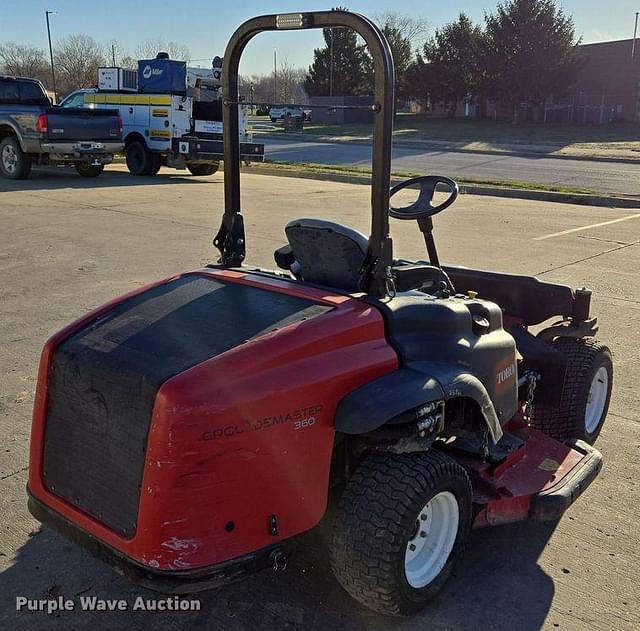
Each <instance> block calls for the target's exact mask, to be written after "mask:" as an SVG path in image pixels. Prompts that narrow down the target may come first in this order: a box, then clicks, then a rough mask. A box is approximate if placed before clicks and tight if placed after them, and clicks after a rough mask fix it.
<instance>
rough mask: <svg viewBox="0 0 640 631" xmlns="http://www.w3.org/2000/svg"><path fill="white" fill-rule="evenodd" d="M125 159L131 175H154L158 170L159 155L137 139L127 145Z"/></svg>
mask: <svg viewBox="0 0 640 631" xmlns="http://www.w3.org/2000/svg"><path fill="white" fill-rule="evenodd" d="M126 160H127V168H128V169H129V173H131V175H155V174H156V173H157V172H158V171H159V170H160V156H159V155H158V154H157V153H153V151H149V149H147V147H145V145H144V143H142V142H140V141H139V140H134V141H132V142H130V143H129V144H128V145H127V148H126Z"/></svg>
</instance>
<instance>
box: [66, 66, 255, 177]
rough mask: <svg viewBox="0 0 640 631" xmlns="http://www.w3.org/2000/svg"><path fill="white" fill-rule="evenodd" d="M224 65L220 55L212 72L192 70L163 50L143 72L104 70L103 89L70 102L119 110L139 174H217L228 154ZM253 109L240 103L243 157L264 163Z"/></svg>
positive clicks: (134, 170)
mask: <svg viewBox="0 0 640 631" xmlns="http://www.w3.org/2000/svg"><path fill="white" fill-rule="evenodd" d="M220 66H221V60H220V59H219V58H215V59H214V61H213V67H212V69H211V70H203V69H193V70H187V68H186V64H185V63H184V62H176V61H174V60H170V59H168V56H162V54H160V55H159V56H158V57H157V58H156V59H153V60H141V61H140V62H138V72H137V73H136V71H135V70H127V69H124V68H100V69H99V71H98V88H97V89H94V90H82V91H79V92H81V94H82V96H81V97H80V96H79V93H72V94H70V95H69V96H68V97H67V98H66V99H65V102H67V101H68V102H69V103H70V104H71V105H73V104H74V101H73V99H74V98H75V99H76V100H78V99H80V98H81V99H82V101H83V103H84V105H85V107H91V108H95V109H100V108H105V109H116V108H117V109H118V110H119V112H120V116H121V118H122V122H123V133H122V137H123V140H124V143H125V155H126V161H127V168H128V169H129V171H130V172H131V173H132V174H133V175H155V174H156V173H157V172H158V170H159V169H160V167H161V166H168V167H173V168H175V169H188V170H189V171H190V172H191V173H193V174H194V175H211V174H212V173H215V172H216V171H217V170H218V167H219V164H220V160H221V159H222V157H223V142H222V94H221V81H220V73H221V67H220ZM136 75H137V76H136ZM136 79H137V81H136ZM65 102H63V103H62V105H64V104H65ZM248 112H249V110H248V108H246V107H242V106H241V107H240V112H239V114H240V120H239V125H240V134H241V144H240V151H241V157H242V159H243V160H245V161H261V160H263V157H264V145H262V144H257V143H254V142H253V137H252V134H250V133H249V132H248V131H247V123H248Z"/></svg>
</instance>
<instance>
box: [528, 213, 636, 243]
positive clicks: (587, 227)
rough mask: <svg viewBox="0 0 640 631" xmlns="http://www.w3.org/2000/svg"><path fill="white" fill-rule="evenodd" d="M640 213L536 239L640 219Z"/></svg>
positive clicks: (550, 237)
mask: <svg viewBox="0 0 640 631" xmlns="http://www.w3.org/2000/svg"><path fill="white" fill-rule="evenodd" d="M639 217H640V213H637V214H635V215H627V216H626V217H620V219H612V220H611V221H603V222H601V223H592V224H591V225H589V226H580V227H579V228H571V229H570V230H563V231H562V232H554V233H552V234H545V235H544V236H542V237H536V238H535V239H534V241H544V240H545V239H552V238H553V237H560V236H562V235H563V234H571V233H572V232H582V231H583V230H591V228H599V227H600V226H608V225H610V224H612V223H620V222H621V221H629V219H638V218H639Z"/></svg>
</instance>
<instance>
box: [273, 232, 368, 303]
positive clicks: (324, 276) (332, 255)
mask: <svg viewBox="0 0 640 631" xmlns="http://www.w3.org/2000/svg"><path fill="white" fill-rule="evenodd" d="M285 233H286V235H287V239H288V240H289V245H290V246H291V250H292V253H293V259H294V260H295V262H296V263H297V264H298V265H299V266H300V267H299V270H296V271H297V273H298V274H297V275H298V276H299V277H300V278H301V279H302V280H303V281H306V282H308V283H313V284H315V285H325V286H327V287H333V288H335V289H342V290H346V291H349V292H356V291H359V286H358V284H359V280H360V270H361V269H362V265H363V263H364V260H365V257H366V255H367V250H368V248H369V240H368V239H367V237H365V236H364V235H363V234H362V233H361V232H358V231H357V230H353V229H352V228H347V227H346V226H342V225H340V224H338V223H333V222H331V221H324V220H322V219H296V220H294V221H290V222H289V223H288V224H287V225H286V227H285Z"/></svg>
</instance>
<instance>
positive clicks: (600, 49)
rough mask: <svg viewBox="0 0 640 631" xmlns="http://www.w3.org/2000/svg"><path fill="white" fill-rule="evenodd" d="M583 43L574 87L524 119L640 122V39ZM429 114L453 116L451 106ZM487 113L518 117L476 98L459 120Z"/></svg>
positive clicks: (437, 106) (525, 112)
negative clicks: (479, 102)
mask: <svg viewBox="0 0 640 631" xmlns="http://www.w3.org/2000/svg"><path fill="white" fill-rule="evenodd" d="M632 50H633V39H624V40H617V41H612V42H599V43H597V44H581V45H579V46H578V50H577V55H578V59H579V60H580V63H581V67H580V71H579V73H578V76H577V78H576V80H575V82H574V83H573V85H572V86H571V87H570V88H569V90H567V91H566V92H565V93H564V94H563V95H562V96H560V97H553V96H552V97H550V98H549V99H547V102H546V103H529V104H525V103H523V104H522V107H521V110H520V112H519V120H521V121H528V122H539V123H552V122H558V123H579V124H581V123H590V124H605V123H612V122H615V121H640V39H637V40H636V46H635V50H634V51H633V52H634V54H633V56H632ZM426 109H427V112H429V113H430V114H431V115H433V116H446V115H448V114H450V111H449V104H448V103H442V102H434V103H430V102H429V99H427V108H426ZM482 114H484V115H485V116H487V117H490V118H508V117H510V116H512V115H513V112H511V111H510V110H509V109H507V108H506V107H504V106H501V105H500V104H499V103H497V102H496V101H495V100H493V99H491V97H490V95H489V97H488V98H487V99H486V100H484V101H483V102H482V108H480V107H479V106H478V103H477V102H476V101H475V100H474V99H473V98H469V99H465V100H464V102H459V103H458V104H457V108H456V110H455V116H456V117H473V116H480V115H482Z"/></svg>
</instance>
